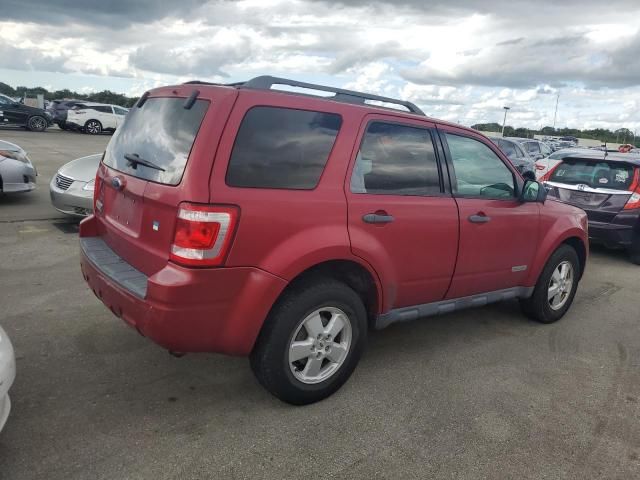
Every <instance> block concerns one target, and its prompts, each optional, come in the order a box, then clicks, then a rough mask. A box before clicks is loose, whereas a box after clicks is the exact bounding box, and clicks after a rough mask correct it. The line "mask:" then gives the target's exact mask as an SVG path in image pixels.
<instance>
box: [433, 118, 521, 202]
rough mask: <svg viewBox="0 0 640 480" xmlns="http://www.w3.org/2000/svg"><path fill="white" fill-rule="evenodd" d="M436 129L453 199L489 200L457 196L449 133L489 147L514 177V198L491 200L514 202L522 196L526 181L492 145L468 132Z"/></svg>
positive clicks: (437, 127)
mask: <svg viewBox="0 0 640 480" xmlns="http://www.w3.org/2000/svg"><path fill="white" fill-rule="evenodd" d="M436 129H437V132H438V137H439V138H440V142H441V144H442V149H443V150H444V158H445V164H446V167H447V173H448V174H449V175H448V176H449V189H450V192H451V195H452V196H453V197H456V198H477V199H484V200H488V197H482V196H470V195H460V194H457V193H456V192H455V188H454V184H456V182H457V178H456V173H455V168H454V167H453V160H452V158H451V150H450V149H449V143H448V142H447V135H446V134H447V133H448V134H450V135H458V136H460V137H465V138H470V139H472V140H476V141H478V142H480V143H483V144H484V145H486V146H487V147H489V148H490V149H491V151H492V152H493V153H494V154H495V155H496V156H497V157H498V158H499V159H500V161H501V162H502V163H503V165H504V166H505V167H506V168H507V169H508V170H509V171H510V172H511V176H512V177H513V184H514V189H515V192H514V197H513V198H509V199H506V198H505V199H491V200H499V201H500V200H502V201H509V202H511V201H513V200H515V199H516V198H518V195H519V194H520V191H521V190H522V188H523V187H524V181H523V180H522V178H521V177H520V176H518V175H516V174H515V171H514V169H515V167H514V166H513V165H512V164H511V162H505V161H504V159H503V158H502V157H501V156H500V155H499V154H498V153H497V152H496V149H495V148H493V147H491V146H490V145H487V143H485V142H483V141H482V140H480V139H478V138H476V137H474V136H473V135H469V134H467V133H466V132H462V131H450V130H448V129H445V128H441V127H439V126H437V125H436Z"/></svg>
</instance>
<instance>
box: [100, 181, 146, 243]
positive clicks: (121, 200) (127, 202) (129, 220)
mask: <svg viewBox="0 0 640 480" xmlns="http://www.w3.org/2000/svg"><path fill="white" fill-rule="evenodd" d="M109 190H110V192H109V198H108V199H107V200H106V202H105V203H106V205H105V210H106V213H105V217H106V219H107V221H108V222H109V223H111V224H112V225H114V226H117V227H118V228H119V229H121V230H124V231H126V232H127V233H128V234H129V235H131V236H134V237H137V236H138V234H139V233H140V227H141V225H142V212H143V208H142V207H143V206H142V199H141V198H139V197H134V196H132V195H130V194H128V193H127V192H124V191H121V192H119V191H116V190H113V189H109Z"/></svg>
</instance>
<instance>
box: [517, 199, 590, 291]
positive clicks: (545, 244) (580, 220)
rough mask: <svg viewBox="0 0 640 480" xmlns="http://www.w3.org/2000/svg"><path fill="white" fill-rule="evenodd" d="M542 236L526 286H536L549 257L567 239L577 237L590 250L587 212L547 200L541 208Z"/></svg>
mask: <svg viewBox="0 0 640 480" xmlns="http://www.w3.org/2000/svg"><path fill="white" fill-rule="evenodd" d="M540 238H541V240H540V243H539V245H538V250H537V252H536V255H535V259H534V261H533V263H532V268H531V269H530V270H529V275H528V277H527V280H526V283H525V285H526V286H535V284H536V283H537V282H538V277H540V274H541V273H542V270H543V269H544V267H545V265H546V263H547V261H548V260H549V257H551V255H552V254H553V252H555V251H556V250H557V249H558V247H560V245H562V244H563V243H566V242H567V240H569V239H571V238H577V239H578V240H580V242H582V245H583V246H584V248H585V252H588V251H589V237H588V233H587V215H586V213H585V212H584V211H582V210H580V209H579V208H575V207H571V206H570V205H565V204H561V203H559V202H555V201H553V200H552V201H548V202H546V203H545V205H544V207H543V208H541V209H540Z"/></svg>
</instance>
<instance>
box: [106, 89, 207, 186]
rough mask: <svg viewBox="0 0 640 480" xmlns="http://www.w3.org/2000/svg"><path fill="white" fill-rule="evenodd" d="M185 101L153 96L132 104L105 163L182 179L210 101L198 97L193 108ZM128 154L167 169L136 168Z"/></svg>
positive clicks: (166, 180) (155, 177)
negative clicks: (185, 103) (141, 103)
mask: <svg viewBox="0 0 640 480" xmlns="http://www.w3.org/2000/svg"><path fill="white" fill-rule="evenodd" d="M183 105H184V98H149V99H147V101H146V102H144V104H143V105H142V107H140V108H138V107H134V108H132V109H131V111H130V112H129V114H128V115H127V116H126V118H125V120H124V122H123V124H122V126H121V127H120V128H118V129H117V130H116V133H114V134H113V137H111V141H110V142H109V145H108V146H107V151H106V153H105V157H104V163H105V165H107V166H109V167H111V168H114V169H116V170H119V171H121V172H123V173H126V174H128V175H132V176H134V177H139V178H144V179H146V180H150V181H152V182H157V183H163V184H167V185H177V184H178V183H180V180H181V179H182V174H183V172H184V169H185V166H186V164H187V159H188V158H189V153H190V152H191V147H192V146H193V142H194V140H195V138H196V134H197V133H198V130H199V129H200V124H201V123H202V119H203V118H204V115H205V113H206V111H207V108H208V107H209V102H208V101H207V100H196V101H195V103H194V104H193V106H192V107H191V108H190V109H186V108H184V107H183ZM125 155H137V156H139V157H140V158H141V159H143V160H147V161H149V162H152V163H153V164H155V165H156V166H158V167H160V168H163V169H164V170H165V171H161V170H156V169H154V168H149V167H146V166H144V165H141V164H139V165H137V168H135V169H134V168H133V166H132V165H131V163H130V162H128V161H127V159H126V158H125V157H124V156H125Z"/></svg>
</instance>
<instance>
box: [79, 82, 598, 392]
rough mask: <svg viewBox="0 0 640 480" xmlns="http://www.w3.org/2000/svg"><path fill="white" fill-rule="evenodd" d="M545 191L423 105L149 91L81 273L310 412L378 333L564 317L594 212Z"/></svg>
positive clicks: (343, 96) (84, 237)
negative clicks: (476, 318)
mask: <svg viewBox="0 0 640 480" xmlns="http://www.w3.org/2000/svg"><path fill="white" fill-rule="evenodd" d="M273 85H289V86H292V87H297V88H299V89H310V90H307V91H309V92H312V91H313V90H315V91H318V90H320V91H326V92H331V93H333V96H331V97H328V98H325V97H320V96H312V95H300V94H299V93H295V92H283V91H277V90H273V89H272V86H273ZM370 101H375V102H384V103H385V104H387V105H389V104H395V105H396V106H398V107H399V108H403V109H405V111H401V110H399V109H390V108H383V107H379V106H373V105H369V104H367V102H370ZM545 197H546V191H545V189H544V187H543V186H542V185H541V184H539V183H537V182H535V181H531V180H525V179H523V178H522V176H521V175H520V174H519V173H518V171H517V170H516V168H515V167H514V166H513V165H512V164H511V162H509V160H508V159H507V158H506V157H505V156H504V154H503V153H502V152H501V151H500V150H499V149H498V148H497V147H496V146H495V145H494V144H493V143H492V142H491V141H489V139H488V138H487V137H485V136H484V135H482V134H480V133H478V132H476V131H474V130H471V129H468V128H463V127H460V126H459V125H456V124H450V123H447V122H443V121H439V120H436V119H433V118H428V117H426V116H425V115H424V113H423V112H422V111H421V110H420V109H419V108H418V107H416V106H415V105H413V104H411V103H409V102H404V101H401V100H396V99H392V98H386V97H380V96H376V95H369V94H366V93H360V92H354V91H349V90H342V89H336V88H331V87H327V86H323V85H313V84H308V83H302V82H296V81H293V80H287V79H282V78H273V77H258V78H255V79H253V80H250V81H248V82H244V83H240V84H233V85H214V84H205V83H198V82H191V83H189V84H184V85H177V86H171V87H163V88H157V89H154V90H151V91H149V92H147V93H145V94H144V95H143V96H142V97H141V98H140V100H139V101H138V103H137V104H136V106H134V107H132V108H131V110H130V111H129V114H128V115H127V117H126V119H125V121H124V123H123V125H122V126H121V127H120V128H118V130H116V132H115V134H114V135H113V137H112V139H111V141H110V142H109V145H108V146H107V150H106V152H105V156H104V160H103V161H102V162H101V164H100V166H99V167H98V173H97V176H96V180H95V182H94V213H93V215H91V216H89V217H87V218H86V219H85V220H83V221H82V223H81V224H80V248H81V261H80V262H81V268H82V274H83V276H84V278H85V280H86V282H87V283H88V284H89V286H90V287H91V289H92V290H93V291H94V292H95V294H96V296H97V297H98V298H100V300H101V301H102V302H103V303H104V304H105V305H106V306H107V307H108V308H109V309H110V310H111V311H112V312H113V313H114V314H115V315H117V316H118V317H120V318H122V319H123V320H124V321H125V322H126V323H127V324H129V325H130V326H132V327H134V328H135V329H136V330H137V331H138V332H140V333H141V334H143V335H145V336H147V337H149V338H150V339H152V340H153V341H155V342H157V343H158V344H160V345H162V346H163V347H165V348H167V349H168V350H170V351H172V352H175V353H178V354H180V353H186V352H220V353H226V354H232V355H244V356H249V357H250V364H251V367H252V369H253V371H254V373H255V375H256V377H257V378H258V380H259V381H260V383H261V384H262V385H263V386H265V387H266V388H267V389H268V390H269V391H270V392H271V393H273V394H274V395H276V396H277V397H279V398H281V399H282V400H284V401H287V402H291V403H295V404H306V403H311V402H314V401H317V400H320V399H322V398H325V397H327V396H329V395H331V394H332V393H333V392H335V391H336V390H337V389H338V388H340V386H341V385H342V384H344V382H346V381H347V379H348V378H349V376H350V375H351V373H352V372H353V371H354V369H355V367H356V365H357V363H358V361H359V359H360V356H361V354H362V352H363V350H364V348H365V345H366V339H367V332H368V329H369V328H370V327H374V328H384V327H386V326H388V325H390V324H392V323H395V322H404V321H408V320H414V319H418V318H421V317H425V316H428V315H435V314H440V313H446V312H451V311H454V310H458V309H461V308H466V307H472V306H476V305H485V304H487V303H490V302H496V301H500V300H506V299H515V298H517V299H520V301H521V303H522V307H523V310H524V312H525V313H526V314H527V315H529V316H531V318H533V319H535V320H537V321H539V322H543V323H550V322H555V321H556V320H559V319H560V318H561V317H562V316H563V315H564V314H565V313H566V312H567V310H568V309H569V307H570V305H571V303H572V301H573V298H574V295H575V293H576V290H577V287H578V282H579V281H580V278H581V276H582V273H583V271H584V268H585V264H586V261H587V255H588V241H587V232H586V222H587V218H586V215H585V213H584V212H583V211H582V210H580V209H578V208H575V207H572V206H570V205H565V204H563V203H560V202H555V201H549V202H545Z"/></svg>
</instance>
